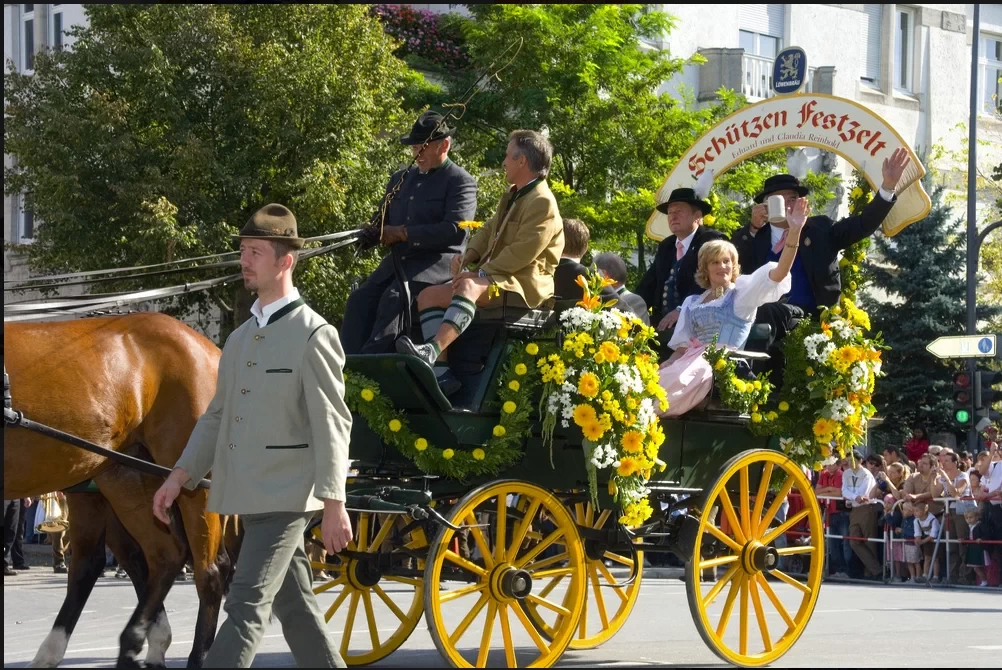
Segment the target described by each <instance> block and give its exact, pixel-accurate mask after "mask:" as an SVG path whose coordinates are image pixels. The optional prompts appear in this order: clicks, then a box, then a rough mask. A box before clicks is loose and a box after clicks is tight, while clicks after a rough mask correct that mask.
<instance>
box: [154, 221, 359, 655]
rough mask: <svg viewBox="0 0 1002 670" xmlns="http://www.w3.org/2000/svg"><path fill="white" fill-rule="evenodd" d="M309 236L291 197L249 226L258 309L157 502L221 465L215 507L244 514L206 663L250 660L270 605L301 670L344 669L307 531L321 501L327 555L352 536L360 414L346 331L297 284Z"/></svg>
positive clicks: (213, 492)
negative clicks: (351, 452)
mask: <svg viewBox="0 0 1002 670" xmlns="http://www.w3.org/2000/svg"><path fill="white" fill-rule="evenodd" d="M302 245H303V239H302V238H300V237H298V236H297V233H296V219H295V217H294V216H293V215H292V212H290V211H289V210H288V209H286V208H285V207H283V206H282V205H267V206H266V207H264V208H262V209H261V210H259V211H258V212H257V213H256V214H254V216H252V217H251V218H250V220H249V221H248V222H247V225H245V226H244V227H243V229H242V230H241V231H240V267H241V270H242V272H243V279H244V285H245V286H246V287H247V289H249V290H251V291H254V292H256V293H257V296H258V297H257V301H256V302H255V303H254V305H253V306H251V313H252V314H253V317H252V318H251V319H248V320H247V321H246V322H244V323H243V324H242V325H241V326H240V327H239V328H237V329H236V330H235V331H233V333H232V334H231V335H230V336H229V338H227V340H226V345H225V346H224V347H223V355H222V358H221V359H220V361H219V377H218V382H217V384H216V394H215V396H214V397H213V399H212V402H211V403H209V407H208V409H207V410H206V412H205V414H204V415H203V416H202V417H201V418H200V419H199V420H198V423H197V424H196V425H195V429H194V431H192V434H191V438H190V439H189V440H188V444H187V446H186V447H185V449H184V453H183V454H182V455H181V458H180V459H179V460H178V462H177V464H176V465H175V467H174V471H173V472H171V474H170V476H169V477H168V478H167V481H166V482H164V484H163V486H161V487H160V490H159V491H157V494H156V496H155V498H154V500H153V511H154V514H155V515H156V517H157V518H158V519H160V520H161V521H162V522H164V523H168V517H167V509H168V508H169V507H170V506H171V505H172V504H173V503H174V500H175V499H176V498H177V496H178V495H179V493H180V491H181V487H182V486H184V487H186V488H188V489H192V488H194V487H195V484H196V482H198V481H199V480H200V479H201V478H202V477H204V476H205V475H206V473H208V472H209V470H210V469H211V470H212V487H211V489H210V491H209V510H210V511H213V512H217V513H219V514H239V515H240V521H241V523H242V525H243V528H244V538H243V542H242V545H241V550H240V558H239V560H238V561H237V564H236V571H235V574H234V576H233V583H232V585H231V586H230V592H229V595H228V596H227V598H226V605H225V609H226V612H227V614H228V618H227V619H226V621H225V623H223V625H222V627H221V628H220V629H219V633H218V635H217V636H216V639H215V642H214V643H213V644H212V647H211V648H210V649H209V653H208V654H207V655H206V657H205V662H204V665H205V667H225V668H237V667H239V668H246V667H250V665H251V662H252V661H253V660H254V655H255V653H256V649H257V647H258V645H259V644H260V642H261V638H262V637H263V636H264V627H265V625H266V624H267V622H268V619H269V617H270V616H271V614H272V612H274V614H275V616H276V617H278V619H279V621H281V622H282V632H283V633H284V634H285V639H286V641H287V642H288V644H289V648H290V649H291V650H292V654H293V656H294V657H295V659H296V663H297V664H298V665H299V666H300V667H310V668H316V667H328V668H330V667H345V664H344V661H343V660H342V659H341V657H340V655H339V654H338V652H337V650H336V649H335V647H334V645H333V644H332V642H331V640H330V639H329V638H328V636H327V627H326V624H325V622H324V619H323V615H322V614H321V612H320V608H319V606H318V605H317V601H316V597H315V596H314V595H313V591H312V584H311V581H310V577H311V570H310V561H309V558H308V557H307V555H306V552H305V551H304V549H303V534H304V532H305V530H306V525H307V523H308V522H309V521H310V519H311V518H312V517H313V513H314V512H315V511H317V510H321V509H322V510H323V525H322V532H323V540H324V545H325V546H326V549H327V551H328V552H329V553H332V554H333V553H337V552H339V551H341V550H342V549H343V548H344V547H345V546H347V544H348V542H349V541H350V540H351V538H352V531H351V521H350V520H349V518H348V513H347V511H346V510H345V508H344V500H345V479H346V477H347V474H348V439H349V435H350V433H351V413H350V412H349V411H348V408H347V406H346V405H345V402H344V378H343V374H342V368H343V366H344V352H343V351H342V349H341V343H340V340H339V339H338V333H337V330H336V329H335V328H334V327H333V326H331V325H329V324H328V323H327V322H326V321H324V319H323V317H321V316H320V315H318V314H317V313H316V312H314V311H313V310H312V309H310V308H309V307H308V306H307V305H306V303H305V302H303V300H302V298H300V297H299V291H297V290H296V289H295V288H294V287H293V285H292V271H293V268H294V267H295V265H296V252H297V250H298V249H299V248H301V247H302Z"/></svg>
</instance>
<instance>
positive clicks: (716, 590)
mask: <svg viewBox="0 0 1002 670" xmlns="http://www.w3.org/2000/svg"><path fill="white" fill-rule="evenodd" d="M739 567H740V565H739V564H738V563H735V564H734V565H732V566H731V567H730V568H728V569H727V572H725V573H724V576H723V577H722V578H721V579H720V581H719V582H717V583H716V584H714V585H713V587H712V588H711V589H710V592H709V593H707V594H706V597H705V598H703V608H704V609H705V608H707V607H709V606H710V605H712V604H713V601H714V600H716V599H717V596H718V595H720V592H721V591H723V589H724V587H725V586H727V583H728V582H729V581H731V580H732V579H734V575H735V574H736V573H737V571H738V568H739ZM694 572H695V573H696V577H697V578H698V577H699V575H700V572H701V571H700V570H695V571H694Z"/></svg>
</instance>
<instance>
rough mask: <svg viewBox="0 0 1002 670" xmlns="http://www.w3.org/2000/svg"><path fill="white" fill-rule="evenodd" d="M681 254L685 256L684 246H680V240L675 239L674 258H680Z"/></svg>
mask: <svg viewBox="0 0 1002 670" xmlns="http://www.w3.org/2000/svg"><path fill="white" fill-rule="evenodd" d="M682 256H685V247H684V246H682V240H675V260H677V261H680V260H682Z"/></svg>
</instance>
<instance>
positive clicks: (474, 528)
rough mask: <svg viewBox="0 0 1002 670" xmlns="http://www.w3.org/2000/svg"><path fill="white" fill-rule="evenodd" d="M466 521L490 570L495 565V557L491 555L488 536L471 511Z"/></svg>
mask: <svg viewBox="0 0 1002 670" xmlns="http://www.w3.org/2000/svg"><path fill="white" fill-rule="evenodd" d="M466 523H467V524H469V525H468V526H467V528H469V529H470V535H472V536H473V542H474V543H475V544H476V545H477V549H479V550H480V555H481V556H482V557H483V559H484V565H485V566H487V569H488V570H490V569H491V568H493V567H494V557H493V556H492V555H491V550H490V547H489V546H488V544H487V538H486V537H484V532H483V530H482V529H481V528H480V526H478V525H477V519H476V517H475V516H473V512H472V511H471V512H470V513H469V514H467V515H466Z"/></svg>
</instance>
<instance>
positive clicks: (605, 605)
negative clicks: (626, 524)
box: [525, 502, 644, 649]
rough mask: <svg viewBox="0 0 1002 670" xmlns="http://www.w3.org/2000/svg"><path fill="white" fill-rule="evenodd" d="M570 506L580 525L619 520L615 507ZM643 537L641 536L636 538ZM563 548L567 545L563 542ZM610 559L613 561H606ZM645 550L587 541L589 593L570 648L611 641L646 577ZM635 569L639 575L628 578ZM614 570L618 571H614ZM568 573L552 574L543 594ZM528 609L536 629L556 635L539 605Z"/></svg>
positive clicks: (606, 524) (611, 523)
mask: <svg viewBox="0 0 1002 670" xmlns="http://www.w3.org/2000/svg"><path fill="white" fill-rule="evenodd" d="M572 505H573V506H571V507H570V509H571V512H572V514H573V515H574V521H575V523H577V525H578V526H584V527H586V528H594V529H602V528H611V527H613V526H614V525H615V523H616V513H615V512H613V511H612V510H601V511H598V512H596V510H595V508H594V507H593V506H592V504H591V503H590V502H575V503H572ZM637 541H638V542H639V541H640V540H639V539H638V540H637ZM560 549H561V550H562V552H566V547H564V546H563V545H561V547H560ZM607 563H610V564H611V565H607ZM643 564H644V552H643V551H635V552H626V553H621V552H613V551H599V550H597V549H593V550H590V551H589V546H588V544H587V543H586V544H585V570H586V574H587V586H586V588H587V595H586V596H585V603H584V606H583V607H582V608H581V617H580V618H579V619H578V623H577V626H576V627H575V632H574V639H572V640H571V644H570V648H571V649H593V648H595V647H597V646H599V645H600V644H602V643H603V642H608V641H609V640H610V639H612V637H613V636H614V635H615V634H616V633H618V632H619V629H620V628H622V627H623V624H625V623H626V620H627V619H628V618H629V617H630V612H632V611H633V606H634V605H636V603H637V597H638V596H639V595H640V581H641V579H642V577H643ZM634 569H636V579H634V580H633V581H632V582H629V578H630V576H631V575H633V574H634ZM613 571H615V574H614V572H613ZM564 578H565V575H557V576H555V577H552V578H551V579H549V580H548V581H547V583H546V584H544V587H543V591H542V592H541V593H540V595H541V596H543V597H546V595H547V594H548V593H549V592H550V591H552V590H553V589H554V588H556V587H557V586H558V585H559V584H560V582H561V581H563V580H564ZM525 610H526V612H527V613H528V614H529V616H530V617H531V618H532V621H533V623H534V624H535V625H536V627H537V629H538V630H539V631H540V632H541V633H543V634H544V635H545V636H546V637H548V638H550V639H552V638H553V629H552V628H551V627H550V626H549V625H547V624H546V623H545V621H544V618H543V617H542V616H540V613H539V607H538V606H537V605H535V604H533V603H531V602H530V603H525Z"/></svg>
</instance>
